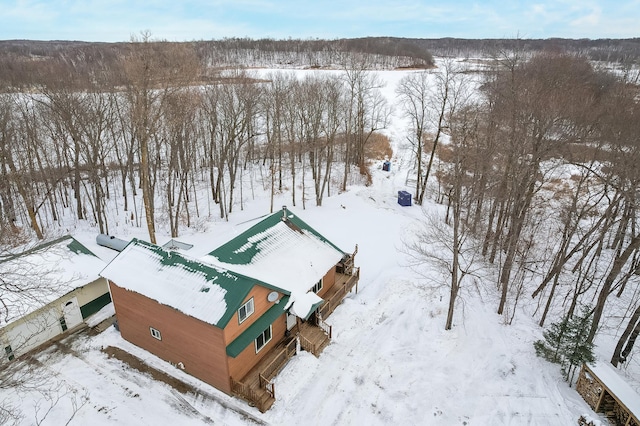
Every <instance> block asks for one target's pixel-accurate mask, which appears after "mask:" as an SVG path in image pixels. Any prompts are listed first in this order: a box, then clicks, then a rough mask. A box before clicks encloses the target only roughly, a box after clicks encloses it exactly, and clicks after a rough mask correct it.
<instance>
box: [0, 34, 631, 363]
mask: <svg viewBox="0 0 640 426" xmlns="http://www.w3.org/2000/svg"><path fill="white" fill-rule="evenodd" d="M226 42H227V43H228V46H236V50H235V54H234V55H236V56H233V55H232V54H231V53H230V52H231V51H233V49H227V48H225V49H220V48H219V46H218V47H216V46H217V45H215V44H210V43H209V44H202V45H201V44H198V43H175V44H174V43H158V42H153V41H152V40H151V39H150V37H149V35H147V34H143V35H142V36H141V37H140V38H139V39H136V40H132V42H131V43H129V44H126V45H123V46H119V47H117V48H116V46H108V48H105V46H102V47H101V48H99V49H97V48H95V46H84V45H82V46H80V47H78V49H79V50H77V51H76V53H78V52H84V53H83V55H84V56H85V57H86V58H90V60H89V59H88V60H87V61H80V60H79V59H80V58H81V57H83V55H78V54H76V55H75V56H69V55H66V56H65V55H60V56H51V57H50V58H54V59H50V60H36V59H33V58H31V59H29V60H27V59H25V57H24V56H20V55H18V53H20V52H21V51H17V53H16V52H14V54H15V55H17V56H15V57H13V60H10V58H11V57H10V56H6V55H5V56H3V59H2V61H0V82H1V83H2V87H1V89H2V90H0V174H1V177H0V240H1V241H3V242H4V243H5V244H6V243H7V242H11V241H16V242H17V241H24V240H25V239H29V238H31V237H33V238H34V239H43V238H46V237H47V236H48V235H55V233H56V232H57V230H56V228H57V227H58V226H59V223H60V221H61V220H62V218H67V220H69V219H71V220H87V221H90V222H91V223H92V224H95V226H96V228H97V230H98V231H99V232H101V233H109V230H110V227H112V226H113V223H111V222H110V221H111V220H113V219H111V218H112V217H113V216H111V215H109V214H108V212H107V211H106V209H107V205H108V204H111V205H113V204H115V205H117V206H118V209H119V210H120V211H124V212H126V218H127V220H129V221H131V223H132V224H135V225H136V226H146V227H147V229H148V234H149V239H150V241H152V242H155V240H156V232H157V229H158V227H162V228H163V230H166V232H167V233H168V234H170V235H171V236H172V237H177V236H179V235H180V233H181V232H182V231H183V230H184V229H185V228H186V227H191V226H193V224H194V223H195V222H196V221H197V218H198V217H201V216H206V215H209V214H212V209H213V211H214V212H215V213H214V214H215V215H217V216H219V217H221V218H226V217H228V215H230V214H231V213H232V212H233V209H235V208H238V206H239V208H242V200H243V196H242V194H243V191H250V190H251V188H247V187H245V186H244V185H246V182H247V181H250V182H251V185H254V184H262V185H265V183H267V182H268V184H267V185H268V188H265V189H268V190H269V191H270V192H271V195H272V210H273V208H274V206H273V196H274V194H276V193H278V192H280V191H283V190H284V189H285V188H287V189H288V190H289V191H290V193H291V203H292V204H293V205H297V204H299V203H300V204H302V205H303V206H304V205H305V203H307V202H310V201H311V202H313V203H314V204H316V205H322V202H323V199H324V197H326V196H328V195H330V194H331V193H334V192H338V191H343V190H345V189H346V187H347V185H348V184H349V183H351V182H354V181H355V182H363V183H369V182H370V180H369V179H370V176H369V171H368V169H369V165H368V163H367V154H366V150H367V147H368V146H369V145H371V143H372V140H373V139H374V137H375V135H376V132H378V131H380V130H382V129H384V128H385V127H386V126H387V124H388V120H389V115H390V105H388V104H387V102H386V101H385V98H384V97H383V96H382V95H381V88H382V86H383V82H382V81H381V80H380V79H379V78H378V76H377V75H376V74H375V73H374V72H372V70H373V69H376V68H380V67H387V68H393V67H397V66H403V65H404V64H408V63H410V62H412V61H415V60H420V61H422V62H421V64H422V65H424V66H425V67H428V66H430V62H429V61H430V59H429V58H430V56H427V55H425V54H424V53H423V54H422V56H419V55H418V54H417V53H415V52H417V51H413V50H412V49H410V48H409V47H407V46H408V45H405V48H403V49H404V50H403V49H400V48H398V47H397V48H396V50H395V51H394V52H395V53H394V55H395V56H394V55H391V54H388V55H387V54H386V53H380V52H379V51H378V52H377V53H373V54H372V53H370V52H367V51H366V48H362V49H361V50H364V53H363V52H362V51H360V52H350V53H345V52H343V51H330V49H329V48H326V49H325V50H324V52H325V53H324V55H323V56H322V58H323V60H329V61H330V62H332V63H333V66H334V67H336V68H339V69H338V70H336V72H335V73H323V74H309V75H308V76H307V77H305V78H298V77H296V76H295V75H293V74H287V73H286V72H280V73H275V74H272V75H269V76H266V77H265V76H263V77H262V78H261V79H258V78H257V77H256V76H255V75H252V74H251V73H250V72H248V71H247V70H246V69H244V68H240V67H231V68H228V67H227V68H223V67H221V66H220V65H221V64H226V63H227V62H232V61H231V59H230V58H231V56H233V58H235V59H233V60H238V58H246V56H244V55H245V54H246V52H248V51H249V50H250V49H248V48H247V46H245V45H244V44H243V41H242V40H228V41H226ZM264 45H265V46H267V47H268V49H267V48H266V47H265V48H264V49H263V50H262V51H261V52H263V53H261V55H263V54H264V55H266V56H264V57H263V58H262V59H261V60H264V61H273V60H276V61H278V60H280V59H276V58H282V56H281V55H280V53H282V52H285V50H281V49H285V47H286V46H287V45H286V43H285V44H283V45H282V46H285V47H281V45H279V44H277V43H275V42H267V41H265V42H264ZM302 45H304V44H302ZM302 45H301V46H302ZM228 46H227V47H228ZM412 46H413V45H412ZM269 49H271V52H280V53H278V54H277V55H276V54H275V53H273V55H275V56H268V55H267V54H266V53H264V52H267V51H269ZM305 49H306V50H305ZM305 49H300V50H290V51H288V52H289V53H287V54H291V55H292V58H294V59H292V60H294V62H295V63H298V62H297V61H299V60H301V59H299V58H301V57H302V56H304V55H307V56H308V58H310V57H312V56H313V52H318V51H320V50H313V49H311V48H305ZM408 51H412V52H414V53H413V54H412V55H414V56H404V55H405V54H406V52H408ZM243 52H244V53H243ZM398 52H400V53H399V54H400V56H397V55H398ZM31 54H32V55H34V53H31ZM224 55H227V56H228V57H227V58H226V59H224V58H223V56H224ZM229 55H231V56H229ZM278 55H280V56H278ZM383 56H384V58H385V59H384V60H382V61H381V59H380V58H381V57H383ZM47 57H49V56H47ZM8 58H9V59H8ZM16 58H19V59H16ZM327 58H330V59H327ZM72 59H73V60H72ZM486 63H487V64H489V65H490V66H489V67H488V68H487V70H486V71H485V72H483V73H482V75H481V77H480V80H481V81H480V83H479V90H474V91H473V95H472V93H471V92H472V89H471V87H472V86H473V85H475V84H476V83H477V81H475V82H473V83H472V82H471V80H470V79H471V78H476V79H477V78H478V77H477V75H478V73H473V74H472V73H468V72H467V71H466V70H465V69H463V68H461V67H460V66H459V65H458V64H456V63H455V62H454V61H445V62H443V63H442V64H441V67H440V69H439V70H437V72H436V71H434V70H425V71H419V72H415V73H412V74H410V75H408V76H407V77H406V78H405V79H403V80H402V81H401V82H400V84H399V86H398V88H397V94H398V98H399V100H400V102H401V105H402V107H403V110H404V112H405V116H406V117H407V118H408V119H409V120H408V122H409V123H410V124H409V125H410V128H409V129H407V131H408V134H409V142H410V144H411V146H412V148H413V154H414V156H415V159H414V160H415V163H416V184H415V187H414V189H415V193H414V197H415V200H416V202H417V203H418V204H423V203H425V202H426V200H427V199H428V198H431V199H433V200H435V201H437V202H440V203H443V204H445V205H446V206H447V217H446V222H447V223H448V224H449V225H450V226H451V228H452V230H453V233H452V237H451V238H452V241H449V242H448V244H446V247H447V249H446V250H444V251H443V252H444V253H447V255H449V254H450V255H451V259H452V260H451V262H450V263H449V264H448V265H449V266H448V268H449V273H450V274H451V281H450V283H451V284H450V289H451V303H450V308H449V309H450V312H449V313H450V315H449V316H448V319H447V325H446V326H447V328H450V327H451V324H452V322H451V321H452V317H453V312H454V309H455V300H456V298H457V297H458V294H459V288H460V286H461V285H463V281H464V280H463V278H464V277H465V276H468V275H470V274H471V273H472V271H474V270H475V269H474V268H473V266H472V265H471V263H470V261H471V260H472V261H473V262H478V261H479V260H478V259H482V261H483V262H486V263H488V264H492V265H494V266H495V269H496V270H497V271H498V275H497V277H496V279H495V286H496V291H497V294H499V300H498V301H497V305H496V307H495V308H496V312H497V313H498V314H500V315H502V316H503V318H504V322H505V323H506V324H509V323H511V322H512V321H513V319H514V316H515V315H516V308H517V306H518V303H519V301H521V300H522V298H524V297H529V298H530V297H533V298H534V300H535V301H536V303H537V310H536V312H535V313H534V315H535V317H536V320H537V321H538V322H539V324H540V325H541V326H544V325H545V323H546V321H547V318H548V317H549V313H550V312H551V311H552V310H554V309H555V311H556V314H557V313H558V312H560V314H561V315H563V316H565V317H571V316H572V315H574V313H575V312H577V311H579V307H580V306H581V305H585V304H592V305H593V312H592V317H591V321H592V323H591V328H590V334H589V340H590V341H593V339H594V338H595V336H596V333H598V331H599V330H600V327H601V326H602V321H603V318H604V317H605V316H606V312H605V309H606V306H607V303H610V301H611V300H612V298H617V299H619V300H621V301H623V302H621V303H623V304H624V305H625V306H627V308H626V311H627V314H626V316H625V318H623V319H622V320H621V321H619V323H618V324H617V325H615V327H618V328H620V329H622V330H624V331H623V332H622V333H621V337H620V339H619V342H618V347H617V348H616V349H615V353H614V354H613V357H612V362H613V363H614V364H617V363H619V362H623V361H624V360H625V357H627V356H628V354H629V353H630V351H631V349H632V348H633V346H634V343H635V340H636V338H637V336H638V335H639V334H640V294H639V293H640V292H639V291H638V290H639V287H638V277H639V276H640V275H639V273H640V229H638V224H637V219H638V212H637V206H638V196H639V194H640V168H639V167H638V166H637V165H638V164H640V105H639V103H638V93H639V92H638V86H637V82H638V80H637V73H636V74H633V73H619V74H612V73H610V72H607V71H604V70H602V69H600V68H599V67H596V66H594V64H593V62H592V61H590V60H589V58H587V57H586V56H582V55H578V54H575V53H560V52H558V51H557V50H556V49H554V50H553V51H542V52H538V53H535V54H532V53H531V52H530V51H526V50H518V49H514V50H504V51H502V52H500V53H499V54H497V55H495V56H494V57H492V58H490V60H487V61H486ZM308 64H311V65H312V66H313V65H321V64H317V63H314V60H313V59H309V61H308ZM25 70H29V72H27V73H25ZM431 73H435V74H431ZM430 75H431V76H432V77H434V80H433V81H428V78H429V76H430ZM445 139H446V141H445ZM435 158H437V159H438V161H434V159H435ZM250 166H251V167H250ZM246 173H260V174H261V179H260V180H259V181H260V182H262V183H257V182H258V180H256V179H248V180H245V179H243V176H244V175H245V174H246ZM307 180H309V181H307ZM203 188H205V189H206V192H207V194H208V198H207V200H204V201H203V200H202V199H200V200H199V199H198V194H200V193H201V192H202V191H201V190H202V189H203ZM300 188H302V189H301V190H300V191H299V189H300ZM138 194H141V196H142V205H138V204H136V200H139V199H140V198H138V197H136V195H138ZM237 200H239V201H237ZM25 236H26V237H25ZM439 238H445V237H439ZM472 239H473V240H474V241H475V243H474V244H472V246H473V247H474V252H473V254H469V250H468V247H469V245H470V244H471V243H470V242H469V241H471V240H472Z"/></svg>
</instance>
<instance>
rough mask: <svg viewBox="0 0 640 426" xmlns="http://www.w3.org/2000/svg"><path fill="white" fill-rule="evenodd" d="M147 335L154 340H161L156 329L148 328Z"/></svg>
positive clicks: (160, 335) (160, 334)
mask: <svg viewBox="0 0 640 426" xmlns="http://www.w3.org/2000/svg"><path fill="white" fill-rule="evenodd" d="M149 333H151V337H153V338H154V339H158V340H160V341H161V340H162V333H160V330H158V329H157V328H153V327H149Z"/></svg>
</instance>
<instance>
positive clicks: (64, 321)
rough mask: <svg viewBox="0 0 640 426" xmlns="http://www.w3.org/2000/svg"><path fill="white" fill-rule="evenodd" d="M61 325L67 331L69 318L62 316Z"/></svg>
mask: <svg viewBox="0 0 640 426" xmlns="http://www.w3.org/2000/svg"><path fill="white" fill-rule="evenodd" d="M59 321H60V327H61V328H62V331H67V328H68V327H67V320H65V319H64V317H60V320H59Z"/></svg>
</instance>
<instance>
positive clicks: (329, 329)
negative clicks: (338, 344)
mask: <svg viewBox="0 0 640 426" xmlns="http://www.w3.org/2000/svg"><path fill="white" fill-rule="evenodd" d="M317 323H318V327H320V328H321V329H322V331H324V332H325V333H326V334H327V336H329V339H331V332H332V331H333V326H331V325H329V324H327V323H326V322H324V321H323V320H322V318H320V316H318V317H317Z"/></svg>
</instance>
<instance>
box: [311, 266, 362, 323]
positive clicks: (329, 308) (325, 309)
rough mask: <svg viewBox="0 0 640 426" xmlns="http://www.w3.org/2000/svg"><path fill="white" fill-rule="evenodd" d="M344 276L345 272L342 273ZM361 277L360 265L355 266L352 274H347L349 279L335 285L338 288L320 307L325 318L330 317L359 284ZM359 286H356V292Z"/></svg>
mask: <svg viewBox="0 0 640 426" xmlns="http://www.w3.org/2000/svg"><path fill="white" fill-rule="evenodd" d="M342 275H343V276H344V274H342ZM359 279H360V267H354V268H353V271H352V274H351V275H348V276H347V279H346V280H345V281H344V282H343V283H342V284H336V286H334V287H335V288H336V290H335V293H333V295H331V297H330V298H329V299H327V300H325V302H324V304H323V305H322V306H321V307H320V309H319V310H318V312H320V315H322V317H323V318H326V317H328V316H329V315H331V313H332V312H333V311H334V310H335V309H336V308H337V307H338V305H339V304H340V303H342V300H343V299H344V297H345V296H346V294H347V293H349V292H350V291H351V290H353V287H354V286H356V285H357V283H358V280H359ZM357 291H358V288H357V287H356V292H357Z"/></svg>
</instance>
